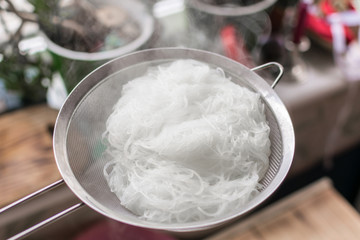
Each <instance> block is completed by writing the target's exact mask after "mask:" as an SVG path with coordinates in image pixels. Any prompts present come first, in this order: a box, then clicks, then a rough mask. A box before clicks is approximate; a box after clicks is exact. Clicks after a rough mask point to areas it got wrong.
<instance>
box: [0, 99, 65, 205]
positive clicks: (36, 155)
mask: <svg viewBox="0 0 360 240" xmlns="http://www.w3.org/2000/svg"><path fill="white" fill-rule="evenodd" d="M57 113H58V112H57V111H56V110H54V109H51V108H49V107H47V106H46V105H35V106H31V107H27V108H24V109H21V110H17V111H13V112H10V113H5V114H2V115H0V193H1V197H0V207H2V206H4V205H7V204H9V203H11V202H13V201H15V200H17V199H19V198H21V197H24V196H26V195H27V194H30V193H32V192H34V191H36V190H39V189H41V188H42V187H44V186H46V185H48V184H50V183H52V182H54V181H56V180H58V179H60V173H59V171H58V169H57V166H56V163H55V159H54V155H53V150H52V135H51V128H52V127H53V126H54V123H55V120H56V116H57Z"/></svg>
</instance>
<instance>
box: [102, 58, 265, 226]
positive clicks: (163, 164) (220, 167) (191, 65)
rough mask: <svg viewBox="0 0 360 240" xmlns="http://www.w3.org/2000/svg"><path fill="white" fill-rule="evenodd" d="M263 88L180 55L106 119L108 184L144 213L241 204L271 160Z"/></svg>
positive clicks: (178, 217)
mask: <svg viewBox="0 0 360 240" xmlns="http://www.w3.org/2000/svg"><path fill="white" fill-rule="evenodd" d="M269 131H270V128H269V126H268V124H267V121H266V118H265V114H264V105H263V103H262V102H261V99H260V95H259V94H257V93H254V92H252V91H250V90H248V89H247V88H244V87H240V86H239V85H237V84H235V83H233V82H231V81H230V79H229V78H227V77H226V76H225V74H224V72H223V71H222V70H221V69H214V68H210V67H209V66H208V65H207V64H204V63H201V62H198V61H194V60H177V61H174V62H172V63H171V64H167V65H162V66H159V67H157V68H153V69H150V70H149V71H148V72H147V74H146V75H144V76H142V77H139V78H137V79H134V80H132V81H130V82H129V83H128V84H126V85H125V86H124V87H123V91H122V97H121V98H120V99H119V101H118V102H117V103H116V105H115V106H114V109H113V112H112V114H111V115H110V117H109V118H108V121H107V123H106V132H105V133H104V137H105V139H106V140H107V142H108V145H109V147H108V150H107V155H108V158H109V159H110V160H109V162H108V164H107V165H106V166H105V168H104V175H105V177H106V179H107V181H108V184H109V186H110V188H111V191H113V192H114V193H115V194H116V195H117V197H118V198H119V199H120V202H121V204H122V205H123V206H125V207H126V208H128V209H129V210H131V211H132V212H133V213H134V214H137V215H139V216H140V217H141V218H143V219H147V220H150V221H156V222H168V223H179V222H191V221H198V220H203V219H207V218H209V217H216V216H219V215H222V214H226V213H229V212H231V211H233V210H234V209H238V208H241V207H242V206H243V205H244V204H246V203H247V202H248V201H249V200H250V199H251V198H253V197H254V196H255V195H256V194H258V192H259V191H258V190H259V187H260V186H259V181H260V179H261V178H262V177H263V176H264V174H265V172H266V170H267V169H268V165H269V160H268V159H269V155H270V140H269Z"/></svg>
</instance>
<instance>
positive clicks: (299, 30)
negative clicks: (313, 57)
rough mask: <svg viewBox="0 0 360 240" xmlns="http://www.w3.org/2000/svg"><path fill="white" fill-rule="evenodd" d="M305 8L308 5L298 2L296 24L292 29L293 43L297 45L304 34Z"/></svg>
mask: <svg viewBox="0 0 360 240" xmlns="http://www.w3.org/2000/svg"><path fill="white" fill-rule="evenodd" d="M307 7H308V5H307V4H306V3H304V2H303V1H300V2H299V5H298V14H297V23H296V26H295V29H294V36H293V42H294V43H295V44H299V43H300V41H301V38H302V36H303V34H304V30H305V24H306V18H307V15H308V14H307Z"/></svg>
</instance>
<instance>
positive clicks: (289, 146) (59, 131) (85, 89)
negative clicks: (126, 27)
mask: <svg viewBox="0 0 360 240" xmlns="http://www.w3.org/2000/svg"><path fill="white" fill-rule="evenodd" d="M181 58H193V59H196V60H199V61H203V62H206V63H210V64H216V65H219V62H221V63H222V65H223V66H226V68H227V69H232V70H234V71H237V72H239V71H240V72H243V73H246V74H251V76H252V78H253V80H256V81H254V82H251V85H252V86H253V87H254V88H255V90H256V91H258V92H259V93H260V94H261V95H262V96H263V98H264V99H266V101H267V102H268V103H269V105H270V106H271V110H272V111H273V113H274V116H275V117H276V119H277V122H278V125H279V127H280V133H281V137H282V142H283V151H282V156H283V157H282V159H283V161H282V163H281V165H280V167H279V169H278V171H277V174H276V176H275V177H274V178H273V179H272V181H271V183H270V184H269V185H268V186H267V187H266V188H265V189H264V190H263V191H261V192H260V194H259V195H257V196H256V197H255V198H254V199H253V200H251V201H250V202H249V203H248V204H246V205H245V206H244V208H243V209H242V210H241V211H238V212H237V213H235V214H234V213H229V214H228V215H225V216H221V217H219V218H214V219H211V220H210V221H209V220H206V221H198V222H191V223H180V224H176V223H174V224H159V223H153V222H146V221H145V220H144V221H136V222H135V221H129V219H127V218H126V217H125V218H121V217H119V216H117V215H115V214H113V213H112V212H111V210H110V209H108V208H107V207H106V206H103V205H102V204H100V203H98V202H97V201H96V200H95V199H94V198H93V197H92V196H90V195H89V194H88V193H87V192H86V191H85V190H84V189H83V187H82V186H81V185H80V183H79V182H78V180H77V179H76V177H75V176H74V174H73V172H72V169H71V167H70V165H69V161H68V158H67V151H66V137H67V130H68V126H69V124H70V121H71V117H72V116H73V114H74V113H75V111H76V110H77V107H78V106H79V104H80V103H81V101H82V99H83V98H84V97H85V96H87V94H89V92H91V89H92V88H93V87H94V86H96V85H97V84H98V83H100V82H101V81H102V80H103V79H106V77H108V76H109V75H111V74H113V73H115V72H117V71H119V70H121V69H123V68H126V67H129V66H132V65H134V64H136V63H139V62H146V61H155V60H160V59H163V60H166V59H168V60H174V59H181ZM215 62H216V63H215ZM114 67H115V68H114ZM219 67H222V66H219ZM53 148H54V155H55V160H56V163H57V166H58V169H59V171H60V173H61V175H62V177H63V179H64V181H65V182H66V184H67V185H68V187H69V188H70V189H71V190H72V191H73V192H74V194H75V195H76V196H77V197H78V198H79V199H80V200H82V201H83V202H84V203H85V204H86V205H87V206H89V207H90V208H92V209H94V210H95V211H97V212H99V213H101V214H102V215H105V216H107V217H109V218H112V219H115V220H117V221H120V222H125V223H128V224H131V225H134V226H139V227H145V228H151V229H159V230H166V231H172V232H193V231H201V230H206V229H209V228H213V227H216V226H219V225H222V224H224V223H226V222H228V221H230V220H233V219H236V218H239V217H240V216H242V215H245V214H246V213H248V212H250V211H251V210H253V209H254V208H256V207H257V206H258V205H259V204H260V203H262V202H263V201H265V200H266V199H267V198H268V197H269V196H270V195H271V194H272V193H273V192H274V191H275V190H276V189H277V188H278V187H279V185H280V184H281V183H282V181H283V180H284V178H285V177H286V175H287V173H288V171H289V169H290V166H291V163H292V159H293V155H294V149H295V137H294V130H293V126H292V122H291V119H290V116H289V114H288V112H287V110H286V108H285V106H284V104H283V103H282V101H281V99H280V98H279V97H278V96H277V94H276V93H275V91H274V90H273V89H272V88H271V87H270V85H268V84H267V83H266V82H265V81H264V80H263V79H262V78H261V77H260V76H258V75H257V74H256V73H254V72H253V71H251V70H250V69H248V68H247V67H245V66H243V65H242V64H240V63H238V62H236V61H233V60H231V59H229V58H226V57H224V56H221V55H218V54H214V53H211V52H207V51H203V50H197V49H189V48H157V49H148V50H142V51H138V52H135V53H131V54H128V55H125V56H122V57H119V58H117V59H114V60H112V61H110V62H108V63H106V64H104V65H102V66H100V67H99V68H97V69H95V70H94V71H93V72H91V73H90V74H89V75H88V76H86V77H85V78H84V79H83V80H82V81H81V82H80V83H79V84H78V85H77V86H76V87H75V88H74V90H73V91H72V92H71V93H70V94H69V96H68V98H67V100H66V101H65V103H64V104H63V106H62V108H61V109H60V112H59V115H58V118H57V120H56V124H55V129H54V137H53ZM109 210H110V211H109Z"/></svg>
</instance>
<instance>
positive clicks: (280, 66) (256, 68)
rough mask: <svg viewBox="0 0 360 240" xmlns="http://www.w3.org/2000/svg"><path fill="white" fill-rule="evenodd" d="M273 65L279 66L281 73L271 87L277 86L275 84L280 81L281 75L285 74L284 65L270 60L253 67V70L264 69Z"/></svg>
mask: <svg viewBox="0 0 360 240" xmlns="http://www.w3.org/2000/svg"><path fill="white" fill-rule="evenodd" d="M273 66H275V67H277V68H278V69H279V74H278V75H277V77H276V78H275V80H274V82H273V84H272V85H271V88H275V86H276V85H277V84H278V82H279V81H280V79H281V77H282V76H283V74H284V67H283V66H282V65H281V64H280V63H277V62H268V63H265V64H263V65H260V66H257V67H254V68H252V69H251V71H257V70H262V69H265V68H269V67H273Z"/></svg>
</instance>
